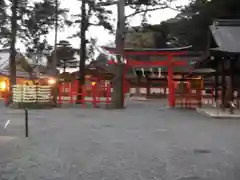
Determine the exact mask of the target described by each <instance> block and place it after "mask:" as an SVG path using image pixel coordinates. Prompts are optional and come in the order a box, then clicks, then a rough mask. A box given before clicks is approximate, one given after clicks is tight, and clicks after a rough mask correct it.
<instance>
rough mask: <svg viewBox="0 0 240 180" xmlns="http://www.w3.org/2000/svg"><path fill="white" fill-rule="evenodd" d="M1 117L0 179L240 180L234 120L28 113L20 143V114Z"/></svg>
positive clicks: (185, 114)
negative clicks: (27, 122) (26, 137)
mask: <svg viewBox="0 0 240 180" xmlns="http://www.w3.org/2000/svg"><path fill="white" fill-rule="evenodd" d="M0 113H1V117H0V145H1V148H0V179H1V180H13V179H14V180H67V179H68V180H79V179H80V180H150V179H151V180H152V179H156V180H239V179H240V171H239V170H240V156H239V155H238V153H239V152H240V151H239V150H240V143H239V140H238V138H239V137H240V131H239V129H240V120H233V119H231V120H228V119H221V120H219V119H210V118H207V117H205V116H202V115H200V114H198V113H197V112H195V111H193V110H180V109H167V108H165V107H164V105H163V104H162V105H161V104H159V103H157V102H151V103H149V102H129V105H128V108H127V109H125V110H104V109H79V108H76V107H75V108H67V109H52V110H32V111H30V115H29V133H30V137H29V138H28V139H25V138H24V116H23V111H21V110H11V109H6V108H4V107H1V108H0ZM8 119H9V120H11V123H10V124H9V126H8V127H7V128H6V129H4V124H5V122H6V121H7V120H8Z"/></svg>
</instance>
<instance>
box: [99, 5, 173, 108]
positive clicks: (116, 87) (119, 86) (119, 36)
mask: <svg viewBox="0 0 240 180" xmlns="http://www.w3.org/2000/svg"><path fill="white" fill-rule="evenodd" d="M169 2H171V0H170V1H169V0H137V1H135V0H126V1H121V0H118V1H101V5H102V6H109V5H113V4H117V7H118V20H117V31H116V39H115V44H116V54H117V59H118V64H116V73H115V77H114V79H113V81H112V83H113V95H112V104H113V108H120V109H122V108H124V101H123V100H124V93H123V79H122V78H123V63H122V62H121V60H122V55H123V54H124V39H125V24H126V23H127V18H130V17H132V16H135V15H138V14H142V16H143V21H142V24H146V22H147V21H146V20H147V13H148V12H150V11H155V10H159V9H164V8H169V6H168V3H169ZM126 6H129V7H130V8H132V9H133V10H135V11H134V12H133V13H132V14H129V15H125V7H126Z"/></svg>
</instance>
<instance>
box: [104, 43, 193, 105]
mask: <svg viewBox="0 0 240 180" xmlns="http://www.w3.org/2000/svg"><path fill="white" fill-rule="evenodd" d="M188 48H189V47H184V48H175V49H174V48H173V49H168V50H167V49H165V50H163V49H162V50H160V49H159V50H154V51H153V50H151V51H149V49H141V50H137V51H126V50H125V51H124V55H123V56H124V57H126V56H128V55H151V56H157V55H164V56H167V59H166V60H164V61H163V60H161V61H157V60H155V61H145V62H144V61H137V60H133V59H128V58H126V65H127V67H136V66H137V67H139V66H143V67H151V66H166V67H168V89H169V96H168V103H169V106H170V107H175V87H174V72H173V71H174V67H176V66H187V65H188V63H187V61H186V60H181V61H175V60H174V56H179V55H184V54H186V51H185V50H186V49H188ZM105 49H107V50H108V51H109V52H110V53H114V51H115V50H111V49H112V48H107V47H105ZM125 73H126V71H125ZM125 73H124V75H123V76H124V77H125Z"/></svg>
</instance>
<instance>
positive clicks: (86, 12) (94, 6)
mask: <svg viewBox="0 0 240 180" xmlns="http://www.w3.org/2000/svg"><path fill="white" fill-rule="evenodd" d="M98 3H99V2H97V1H89V0H82V1H81V14H76V15H74V16H73V17H74V18H75V19H73V20H71V21H67V23H68V25H80V31H78V32H77V33H76V34H74V35H73V36H72V37H80V41H81V43H80V63H79V85H80V87H82V86H83V85H84V84H85V63H86V59H87V55H90V54H91V53H92V52H90V54H87V52H86V51H87V44H88V43H89V42H90V43H91V44H90V45H89V48H88V49H92V46H91V45H92V44H95V42H96V41H95V40H93V39H91V38H90V39H87V38H86V32H87V31H88V29H89V28H90V27H91V26H103V27H104V28H106V29H108V30H110V31H112V26H111V24H110V23H109V22H108V20H109V18H110V16H109V15H110V14H111V11H108V10H106V9H104V8H102V7H100V6H99V4H98ZM92 17H96V19H97V20H95V21H93V20H92ZM78 94H79V96H78V99H81V88H79V93H78ZM78 102H80V101H78Z"/></svg>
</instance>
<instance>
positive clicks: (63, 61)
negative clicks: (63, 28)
mask: <svg viewBox="0 0 240 180" xmlns="http://www.w3.org/2000/svg"><path fill="white" fill-rule="evenodd" d="M55 51H56V60H57V61H56V64H57V67H60V68H63V70H64V72H65V71H66V68H67V67H69V66H71V65H74V64H75V66H76V63H77V62H76V59H75V57H74V55H75V53H76V49H74V48H73V47H72V46H71V44H70V43H69V42H68V41H65V40H62V41H60V42H59V43H58V44H57V48H56V50H53V51H52V53H51V54H52V60H54V54H55Z"/></svg>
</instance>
